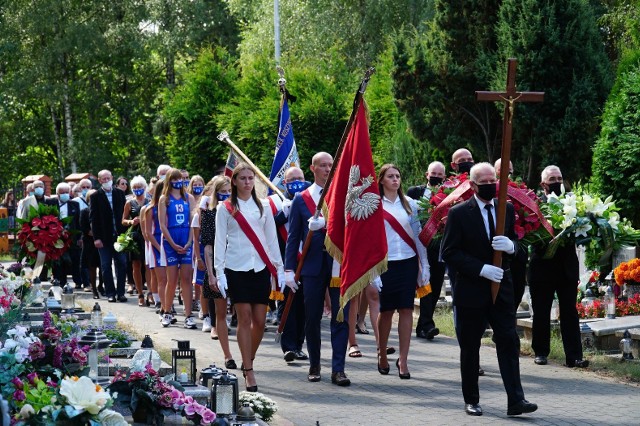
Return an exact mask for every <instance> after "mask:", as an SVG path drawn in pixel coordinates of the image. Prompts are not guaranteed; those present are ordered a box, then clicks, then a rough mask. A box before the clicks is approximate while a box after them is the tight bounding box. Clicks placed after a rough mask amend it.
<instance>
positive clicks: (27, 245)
mask: <svg viewBox="0 0 640 426" xmlns="http://www.w3.org/2000/svg"><path fill="white" fill-rule="evenodd" d="M58 216H59V212H58V208H57V207H56V206H47V205H44V204H40V205H39V206H38V208H37V209H35V208H31V212H30V213H29V217H28V218H27V219H26V220H23V219H18V223H19V224H20V225H21V227H20V228H19V229H20V231H19V232H18V242H19V243H20V250H21V255H26V256H28V257H30V258H31V259H33V260H34V261H35V259H36V258H37V257H38V252H43V253H44V254H45V255H46V261H52V260H57V259H59V258H60V257H61V256H62V255H63V254H64V253H65V252H66V251H67V249H68V248H69V246H71V235H70V233H69V231H68V230H67V229H66V228H65V225H66V224H67V223H69V222H70V221H71V218H70V217H67V218H65V219H62V220H61V219H59V218H58Z"/></svg>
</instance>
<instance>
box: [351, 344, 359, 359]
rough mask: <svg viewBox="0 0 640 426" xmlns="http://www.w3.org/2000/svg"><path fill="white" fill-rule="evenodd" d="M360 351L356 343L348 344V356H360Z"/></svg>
mask: <svg viewBox="0 0 640 426" xmlns="http://www.w3.org/2000/svg"><path fill="white" fill-rule="evenodd" d="M361 357H362V352H360V348H358V345H351V346H349V358H361Z"/></svg>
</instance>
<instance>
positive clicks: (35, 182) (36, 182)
mask: <svg viewBox="0 0 640 426" xmlns="http://www.w3.org/2000/svg"><path fill="white" fill-rule="evenodd" d="M38 184H40V185H42V186H43V187H44V182H43V181H41V180H40V179H38V180H34V181H33V183H32V185H33V187H34V188H35V187H36V185H38Z"/></svg>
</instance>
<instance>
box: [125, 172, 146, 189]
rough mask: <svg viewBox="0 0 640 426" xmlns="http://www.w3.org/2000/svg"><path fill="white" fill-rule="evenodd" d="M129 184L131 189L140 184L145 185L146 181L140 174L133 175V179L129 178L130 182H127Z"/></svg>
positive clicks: (144, 186)
mask: <svg viewBox="0 0 640 426" xmlns="http://www.w3.org/2000/svg"><path fill="white" fill-rule="evenodd" d="M129 183H130V184H131V185H130V187H131V188H132V189H133V187H134V186H140V185H142V187H143V188H146V187H147V181H146V179H145V178H143V177H142V176H140V175H138V176H135V177H134V178H133V179H131V182H129Z"/></svg>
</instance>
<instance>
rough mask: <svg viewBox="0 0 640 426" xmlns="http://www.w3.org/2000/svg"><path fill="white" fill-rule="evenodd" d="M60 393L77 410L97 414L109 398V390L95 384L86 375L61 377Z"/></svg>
mask: <svg viewBox="0 0 640 426" xmlns="http://www.w3.org/2000/svg"><path fill="white" fill-rule="evenodd" d="M60 395H63V396H64V397H66V398H67V402H68V403H69V405H72V406H73V407H74V408H76V409H78V410H86V411H87V412H89V413H91V414H98V413H99V412H100V410H102V409H103V408H104V407H105V405H106V403H107V401H108V400H110V399H111V395H109V392H106V391H104V390H103V389H102V388H101V387H100V386H97V385H96V384H95V383H93V381H92V380H91V379H90V378H88V377H87V376H82V377H80V378H78V379H63V380H62V383H61V384H60Z"/></svg>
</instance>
